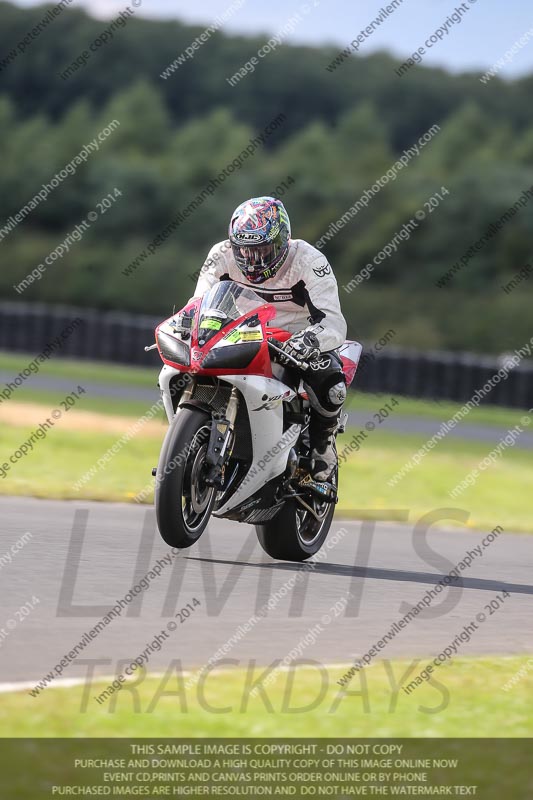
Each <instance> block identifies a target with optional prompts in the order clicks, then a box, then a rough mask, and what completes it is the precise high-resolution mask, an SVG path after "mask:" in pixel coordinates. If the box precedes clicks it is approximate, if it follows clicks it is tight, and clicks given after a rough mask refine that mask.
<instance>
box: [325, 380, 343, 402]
mask: <svg viewBox="0 0 533 800" xmlns="http://www.w3.org/2000/svg"><path fill="white" fill-rule="evenodd" d="M328 400H329V402H330V403H331V405H333V406H342V405H343V403H344V401H345V400H346V384H345V382H344V381H339V382H338V383H336V384H335V385H334V386H332V387H331V388H330V390H329V392H328Z"/></svg>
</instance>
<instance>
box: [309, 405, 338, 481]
mask: <svg viewBox="0 0 533 800" xmlns="http://www.w3.org/2000/svg"><path fill="white" fill-rule="evenodd" d="M340 414H341V409H339V413H338V414H335V416H334V417H323V416H322V414H318V413H317V412H316V411H315V410H314V409H312V410H311V424H310V426H309V434H310V438H311V458H312V459H313V461H314V464H313V469H312V473H311V474H312V476H313V478H314V480H315V481H329V480H330V479H331V475H332V473H333V471H334V469H335V467H336V466H337V450H336V447H335V431H336V429H337V425H338V423H339V417H340Z"/></svg>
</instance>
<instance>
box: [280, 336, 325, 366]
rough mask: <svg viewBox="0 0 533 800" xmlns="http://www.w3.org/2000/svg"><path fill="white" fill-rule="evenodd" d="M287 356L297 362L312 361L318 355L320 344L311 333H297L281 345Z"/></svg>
mask: <svg viewBox="0 0 533 800" xmlns="http://www.w3.org/2000/svg"><path fill="white" fill-rule="evenodd" d="M282 348H283V350H284V352H285V353H287V355H289V356H292V357H293V358H297V359H298V361H314V359H315V358H318V356H319V355H320V344H319V341H318V338H317V336H316V334H314V333H313V331H306V330H304V331H298V333H293V335H292V336H291V338H290V339H287V341H286V342H285V343H284V344H283V345H282Z"/></svg>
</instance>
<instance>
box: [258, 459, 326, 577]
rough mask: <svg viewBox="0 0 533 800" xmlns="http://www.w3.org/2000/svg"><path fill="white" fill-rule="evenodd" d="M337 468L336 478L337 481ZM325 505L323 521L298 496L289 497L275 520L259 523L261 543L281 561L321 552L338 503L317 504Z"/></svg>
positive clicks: (318, 505) (301, 559)
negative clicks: (305, 506) (305, 507)
mask: <svg viewBox="0 0 533 800" xmlns="http://www.w3.org/2000/svg"><path fill="white" fill-rule="evenodd" d="M337 474H338V472H337V470H335V473H334V475H333V478H332V480H333V481H334V482H335V484H336V483H337ZM320 507H322V511H323V517H322V519H321V521H320V522H318V520H316V519H315V518H314V517H313V515H312V514H310V513H309V511H306V510H305V509H304V508H303V507H302V506H301V505H300V503H298V501H297V500H287V502H286V503H285V506H284V507H283V508H282V510H281V511H280V512H279V514H277V515H276V516H275V518H274V519H273V520H271V521H270V522H267V523H265V524H264V525H256V526H255V531H256V533H257V538H258V539H259V544H260V545H261V547H262V548H263V550H264V551H265V553H268V555H269V556H271V558H275V559H277V560H279V561H306V560H307V559H308V558H310V557H311V556H314V555H315V553H318V551H319V550H320V548H321V547H322V545H323V544H324V542H325V541H326V537H327V535H328V533H329V529H330V527H331V523H332V522H333V515H334V514H335V503H322V504H316V505H315V508H317V509H318V508H320Z"/></svg>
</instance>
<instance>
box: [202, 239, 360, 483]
mask: <svg viewBox="0 0 533 800" xmlns="http://www.w3.org/2000/svg"><path fill="white" fill-rule="evenodd" d="M228 279H229V280H232V281H235V282H236V283H238V284H240V285H241V286H246V287H248V288H250V289H253V291H254V292H256V294H258V295H259V296H260V297H261V298H263V299H264V300H266V301H267V302H269V303H272V305H273V306H274V307H275V309H276V312H277V313H276V317H275V319H274V320H273V321H272V323H271V324H272V325H273V326H277V327H279V328H283V329H284V330H287V331H290V332H291V333H296V332H298V331H301V330H304V329H305V330H310V331H313V333H314V334H315V335H316V336H317V338H318V342H319V345H320V350H321V355H320V357H319V358H318V359H316V360H315V361H314V362H311V365H310V368H309V369H308V370H306V371H305V372H303V373H302V378H303V381H304V385H305V389H306V391H307V393H308V396H309V401H310V404H311V424H310V436H311V442H312V444H313V450H312V456H313V458H314V463H315V473H314V474H315V477H316V478H317V479H318V480H326V479H327V478H328V476H329V474H330V473H331V471H332V469H333V468H334V466H335V464H336V462H337V456H336V452H335V444H334V431H335V429H336V427H337V422H338V419H339V416H340V412H341V410H342V405H343V403H344V400H345V399H346V380H345V377H344V374H343V372H342V362H341V360H340V358H339V356H338V354H337V353H336V352H335V350H336V348H338V347H340V346H341V345H342V344H344V341H345V339H346V320H345V319H344V317H343V314H342V311H341V307H340V302H339V292H338V288H337V281H336V279H335V275H334V274H333V270H332V269H331V266H330V264H329V263H328V260H327V259H326V257H325V256H324V255H323V254H322V253H321V252H320V251H319V250H317V249H316V248H315V247H313V246H312V245H311V244H309V243H308V242H305V241H303V239H291V241H290V244H289V253H288V256H287V258H286V260H285V262H284V263H283V265H282V266H281V267H280V269H279V271H278V272H277V274H276V275H275V276H274V277H273V278H269V279H268V280H266V281H264V282H263V283H260V284H253V283H249V282H248V281H247V280H246V279H245V277H244V276H243V274H242V272H241V271H240V270H239V268H238V267H237V264H236V263H235V259H234V258H233V252H232V249H231V245H230V242H229V241H228V240H226V241H224V242H219V243H218V244H216V245H215V246H214V247H213V248H211V250H210V252H209V255H208V257H207V259H206V261H205V263H204V265H203V267H202V269H201V270H200V276H199V278H198V283H197V285H196V290H195V293H194V296H195V297H200V296H201V295H203V294H205V292H206V291H208V289H210V288H211V287H212V286H214V284H215V283H217V282H218V281H220V280H228Z"/></svg>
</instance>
